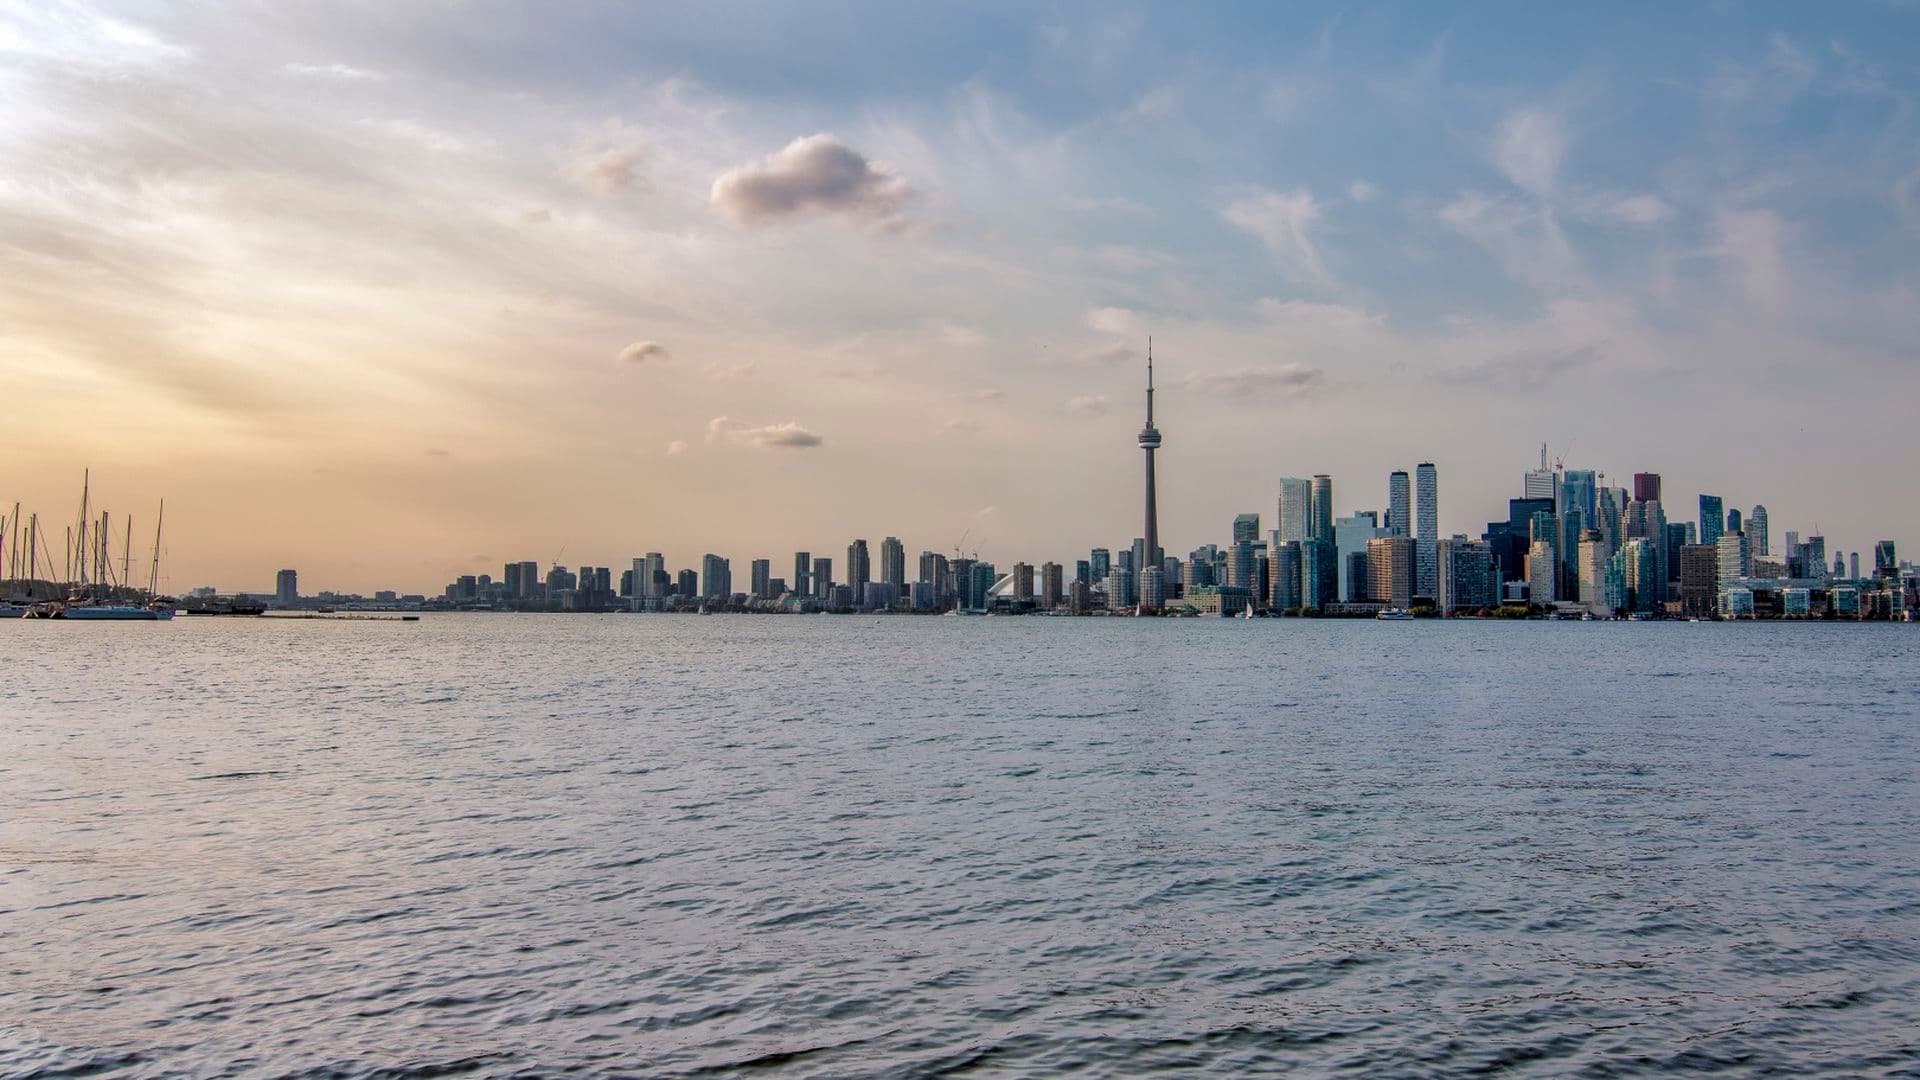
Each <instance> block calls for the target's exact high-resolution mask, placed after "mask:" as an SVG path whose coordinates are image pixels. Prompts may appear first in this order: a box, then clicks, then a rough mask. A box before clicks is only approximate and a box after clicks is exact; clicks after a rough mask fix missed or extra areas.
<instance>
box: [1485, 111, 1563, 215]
mask: <svg viewBox="0 0 1920 1080" xmlns="http://www.w3.org/2000/svg"><path fill="white" fill-rule="evenodd" d="M1566 153H1567V130H1566V125H1565V124H1563V123H1561V121H1560V117H1559V116H1558V115H1556V114H1555V113H1552V112H1549V111H1547V110H1546V109H1540V108H1531V107H1529V108H1524V109H1515V110H1513V111H1512V112H1510V113H1508V114H1507V115H1506V119H1504V120H1502V121H1501V122H1500V130H1499V131H1498V132H1496V133H1495V135H1494V147H1493V160H1494V164H1495V165H1498V166H1499V167H1500V171H1501V172H1502V173H1504V174H1506V177H1507V179H1508V180H1511V181H1513V184H1514V186H1515V187H1518V188H1520V189H1521V190H1523V191H1527V192H1531V193H1533V194H1535V195H1550V194H1552V193H1553V189H1554V185H1555V184H1556V183H1557V182H1558V180H1559V176H1560V161H1561V159H1562V158H1564V157H1565V156H1566Z"/></svg>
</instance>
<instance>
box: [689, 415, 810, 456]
mask: <svg viewBox="0 0 1920 1080" xmlns="http://www.w3.org/2000/svg"><path fill="white" fill-rule="evenodd" d="M825 441H826V440H824V439H822V438H821V437H820V436H819V435H816V434H814V433H813V432H811V431H808V430H807V429H806V428H803V427H801V426H800V425H799V424H796V423H794V422H793V421H791V420H789V421H787V422H786V423H784V424H764V425H757V424H751V423H748V422H747V421H745V420H736V419H734V418H733V417H731V416H716V417H714V418H713V419H712V420H709V421H707V442H709V443H712V444H716V445H721V446H746V447H751V448H753V449H756V450H769V449H786V450H806V449H811V448H813V447H816V446H819V445H820V444H821V443H822V442H825Z"/></svg>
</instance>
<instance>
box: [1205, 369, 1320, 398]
mask: <svg viewBox="0 0 1920 1080" xmlns="http://www.w3.org/2000/svg"><path fill="white" fill-rule="evenodd" d="M1326 375H1327V373H1326V372H1324V371H1322V370H1320V369H1319V368H1317V367H1309V366H1308V365H1306V364H1275V365H1273V366H1271V367H1243V368H1233V369H1231V370H1228V371H1209V372H1201V373H1199V374H1196V375H1189V376H1187V377H1186V378H1185V379H1182V380H1181V385H1182V386H1184V387H1186V388H1187V389H1190V390H1193V391H1196V392H1198V393H1202V394H1212V395H1214V396H1216V397H1228V398H1252V397H1268V396H1273V395H1287V396H1301V395H1304V394H1307V393H1309V392H1311V391H1313V390H1315V389H1317V388H1318V387H1319V386H1321V385H1322V384H1323V383H1325V381H1326Z"/></svg>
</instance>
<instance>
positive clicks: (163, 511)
mask: <svg viewBox="0 0 1920 1080" xmlns="http://www.w3.org/2000/svg"><path fill="white" fill-rule="evenodd" d="M166 523H167V500H165V499H161V500H160V520H158V521H156V522H154V523H153V567H152V569H150V570H148V571H147V599H148V600H152V599H153V598H154V597H156V596H158V595H160V529H161V527H162V526H164V525H165V524H166Z"/></svg>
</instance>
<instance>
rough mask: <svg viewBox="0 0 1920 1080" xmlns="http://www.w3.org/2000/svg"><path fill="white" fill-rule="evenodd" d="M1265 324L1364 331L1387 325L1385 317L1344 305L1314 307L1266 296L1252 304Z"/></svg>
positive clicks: (1364, 309) (1299, 301)
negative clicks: (1266, 322) (1265, 321)
mask: <svg viewBox="0 0 1920 1080" xmlns="http://www.w3.org/2000/svg"><path fill="white" fill-rule="evenodd" d="M1255 308H1256V309H1257V310H1258V311H1259V313H1260V317H1261V318H1263V319H1265V320H1267V321H1268V322H1274V323H1284V324H1286V325H1288V326H1294V327H1301V328H1306V327H1322V328H1326V329H1330V330H1364V329H1372V328H1377V327H1380V326H1382V325H1384V324H1385V323H1386V317H1385V316H1384V315H1380V314H1378V313H1376V312H1372V311H1368V310H1367V309H1366V308H1360V307H1351V306H1349V305H1347V304H1316V303H1314V302H1313V301H1311V300H1280V299H1277V298H1275V297H1271V296H1270V297H1267V298H1265V299H1263V300H1261V301H1260V302H1259V303H1258V304H1256V305H1255Z"/></svg>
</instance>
